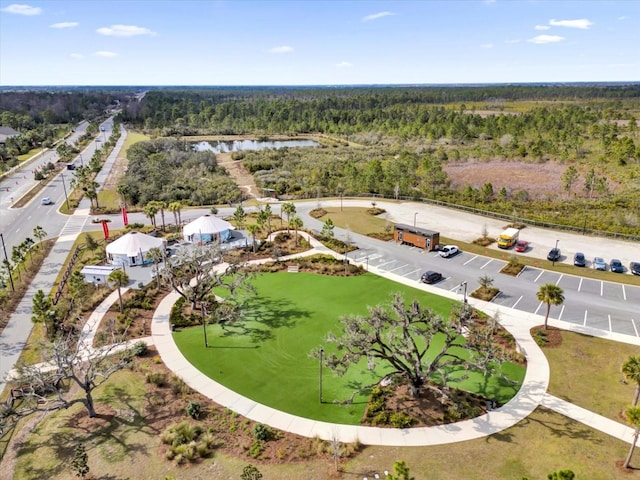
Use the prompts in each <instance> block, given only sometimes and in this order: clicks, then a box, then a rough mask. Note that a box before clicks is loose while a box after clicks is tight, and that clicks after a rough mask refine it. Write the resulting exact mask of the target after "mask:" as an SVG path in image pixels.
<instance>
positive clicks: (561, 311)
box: [558, 305, 565, 320]
mask: <svg viewBox="0 0 640 480" xmlns="http://www.w3.org/2000/svg"><path fill="white" fill-rule="evenodd" d="M564 307H565V306H564V305H562V308H561V309H560V315H558V320H562V314H563V313H564Z"/></svg>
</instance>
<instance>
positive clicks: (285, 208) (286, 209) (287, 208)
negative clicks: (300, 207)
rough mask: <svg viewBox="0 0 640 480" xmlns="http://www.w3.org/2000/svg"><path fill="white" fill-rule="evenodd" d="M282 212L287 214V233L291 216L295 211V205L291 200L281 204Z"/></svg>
mask: <svg viewBox="0 0 640 480" xmlns="http://www.w3.org/2000/svg"><path fill="white" fill-rule="evenodd" d="M282 213H284V214H285V215H286V216H287V233H289V225H290V223H291V216H292V215H295V213H296V206H295V205H294V204H293V202H286V203H283V204H282Z"/></svg>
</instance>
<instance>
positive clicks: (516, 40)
mask: <svg viewBox="0 0 640 480" xmlns="http://www.w3.org/2000/svg"><path fill="white" fill-rule="evenodd" d="M520 42H522V40H520V39H519V38H514V39H513V40H505V41H504V43H507V44H512V43H520Z"/></svg>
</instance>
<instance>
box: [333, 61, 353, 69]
mask: <svg viewBox="0 0 640 480" xmlns="http://www.w3.org/2000/svg"><path fill="white" fill-rule="evenodd" d="M336 67H338V68H351V67H353V64H351V63H349V62H340V63H336Z"/></svg>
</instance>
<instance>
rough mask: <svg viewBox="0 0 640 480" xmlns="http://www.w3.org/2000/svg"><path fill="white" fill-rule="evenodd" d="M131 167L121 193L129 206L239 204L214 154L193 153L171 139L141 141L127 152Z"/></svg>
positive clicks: (225, 172) (123, 182) (232, 185)
mask: <svg viewBox="0 0 640 480" xmlns="http://www.w3.org/2000/svg"><path fill="white" fill-rule="evenodd" d="M127 157H128V159H129V166H128V168H127V173H126V176H125V178H124V179H123V180H122V182H121V183H120V185H119V187H118V190H119V192H120V193H121V194H122V195H123V196H124V197H125V200H126V202H127V203H128V204H132V205H146V204H147V203H149V202H150V201H161V202H164V203H166V204H169V203H172V202H176V201H179V202H181V203H182V204H184V205H213V204H220V203H227V202H235V201H238V200H239V199H240V197H241V192H240V190H239V189H238V188H237V186H236V184H235V183H234V182H233V180H232V179H231V178H229V176H228V174H227V171H226V170H225V169H224V168H221V167H219V166H218V165H217V162H216V157H215V155H214V154H213V153H212V152H206V151H205V152H197V151H194V150H193V149H192V148H190V146H189V145H188V144H185V143H184V142H179V141H177V140H172V139H159V140H153V141H150V142H138V143H136V144H134V145H133V146H131V148H129V150H128V152H127Z"/></svg>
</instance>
